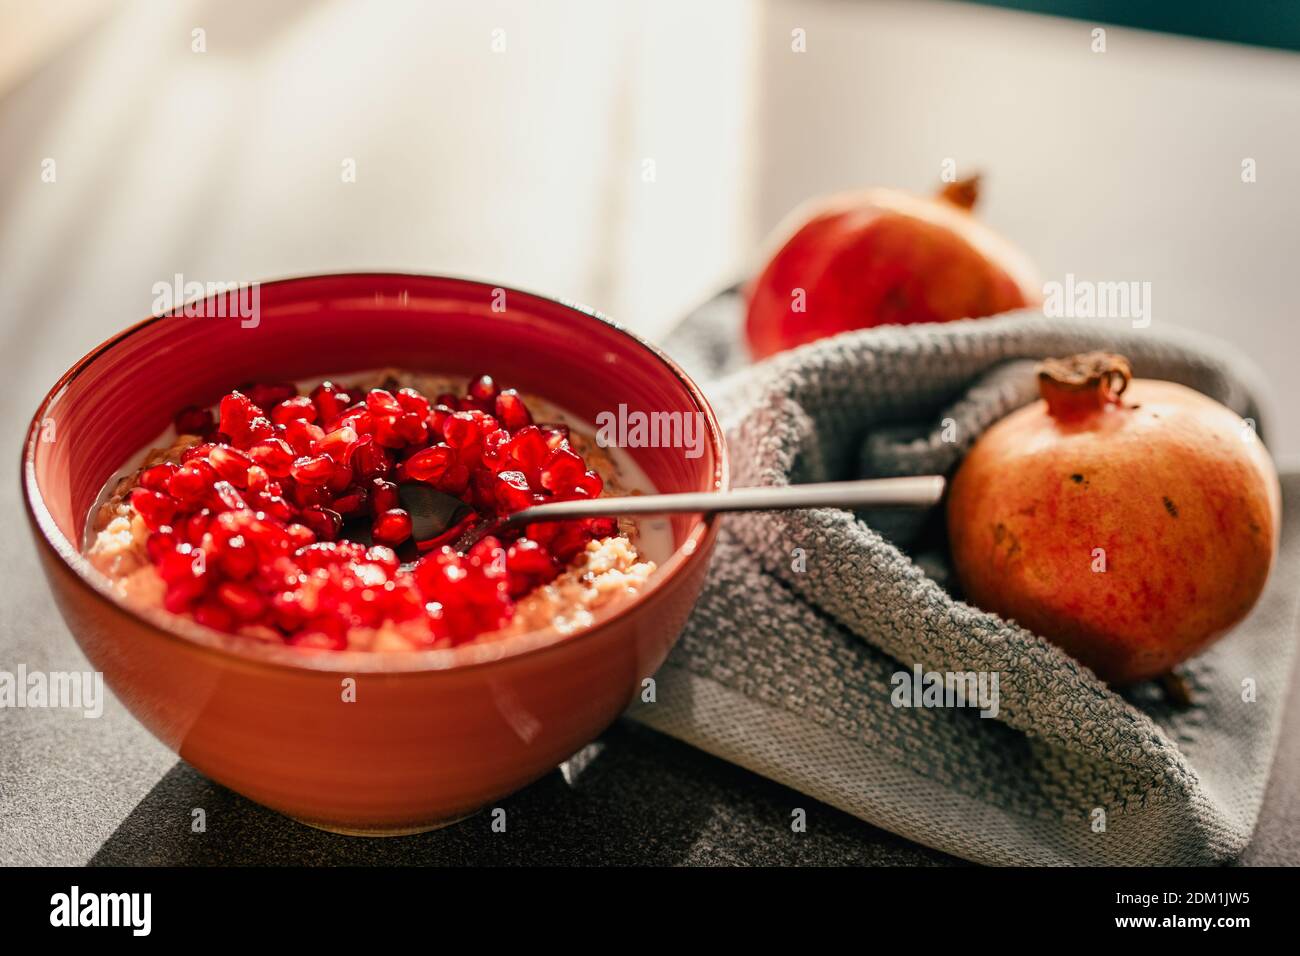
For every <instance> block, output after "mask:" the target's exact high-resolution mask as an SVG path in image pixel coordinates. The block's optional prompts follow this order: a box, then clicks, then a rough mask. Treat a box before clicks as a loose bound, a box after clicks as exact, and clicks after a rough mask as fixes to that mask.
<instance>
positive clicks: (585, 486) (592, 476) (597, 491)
mask: <svg viewBox="0 0 1300 956" xmlns="http://www.w3.org/2000/svg"><path fill="white" fill-rule="evenodd" d="M573 490H574V491H577V492H581V493H582V496H583V497H584V498H599V497H600V495H601V493H602V492H603V491H604V490H605V480H604V479H603V478H601V477H600V475H599V474H597V473H596V472H594V471H588V472H585V473H584V474H583V476H582V477H581V478H579V479H578V481H577V483H576V484H575V486H574V489H573Z"/></svg>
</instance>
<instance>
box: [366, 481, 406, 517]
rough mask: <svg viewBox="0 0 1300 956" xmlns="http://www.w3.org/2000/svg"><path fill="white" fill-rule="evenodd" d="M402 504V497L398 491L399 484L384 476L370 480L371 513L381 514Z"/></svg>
mask: <svg viewBox="0 0 1300 956" xmlns="http://www.w3.org/2000/svg"><path fill="white" fill-rule="evenodd" d="M401 506H402V499H401V497H400V496H399V495H398V493H397V485H395V484H393V483H392V482H391V481H385V480H384V479H383V478H373V479H371V482H370V513H371V514H373V515H376V516H378V515H381V514H383V513H384V512H385V511H392V510H393V509H394V508H400V507H401Z"/></svg>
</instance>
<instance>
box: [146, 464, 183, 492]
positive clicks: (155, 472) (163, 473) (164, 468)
mask: <svg viewBox="0 0 1300 956" xmlns="http://www.w3.org/2000/svg"><path fill="white" fill-rule="evenodd" d="M179 470H180V468H179V466H177V465H174V464H172V463H171V462H170V461H164V462H162V463H161V464H158V465H151V466H150V467H148V468H146V469H145V470H144V471H142V472H140V484H142V485H144V487H146V488H148V489H149V490H150V491H167V483H168V482H169V481H170V480H171V476H172V475H174V474H176V472H178V471H179Z"/></svg>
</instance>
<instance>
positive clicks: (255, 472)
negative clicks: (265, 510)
mask: <svg viewBox="0 0 1300 956" xmlns="http://www.w3.org/2000/svg"><path fill="white" fill-rule="evenodd" d="M244 488H245V490H246V491H248V492H249V493H250V494H255V495H261V494H267V493H268V492H270V493H271V494H273V495H278V494H279V493H280V483H279V482H277V481H273V480H272V479H271V476H270V475H268V474H267V473H266V469H265V468H263V467H262V466H261V465H249V466H248V473H247V475H246V480H245V482H244Z"/></svg>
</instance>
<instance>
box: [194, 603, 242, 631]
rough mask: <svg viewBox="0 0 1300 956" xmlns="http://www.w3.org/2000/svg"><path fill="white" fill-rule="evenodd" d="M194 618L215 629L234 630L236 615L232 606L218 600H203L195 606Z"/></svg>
mask: <svg viewBox="0 0 1300 956" xmlns="http://www.w3.org/2000/svg"><path fill="white" fill-rule="evenodd" d="M192 613H193V614H194V620H196V621H198V622H199V623H200V624H202V625H203V626H204V627H210V628H212V629H213V630H214V631H233V630H234V629H235V615H234V614H233V613H231V610H230V608H228V607H226V606H225V605H224V604H219V603H217V602H216V601H201V602H199V603H198V604H196V605H195V606H194V611H193V612H192Z"/></svg>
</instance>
